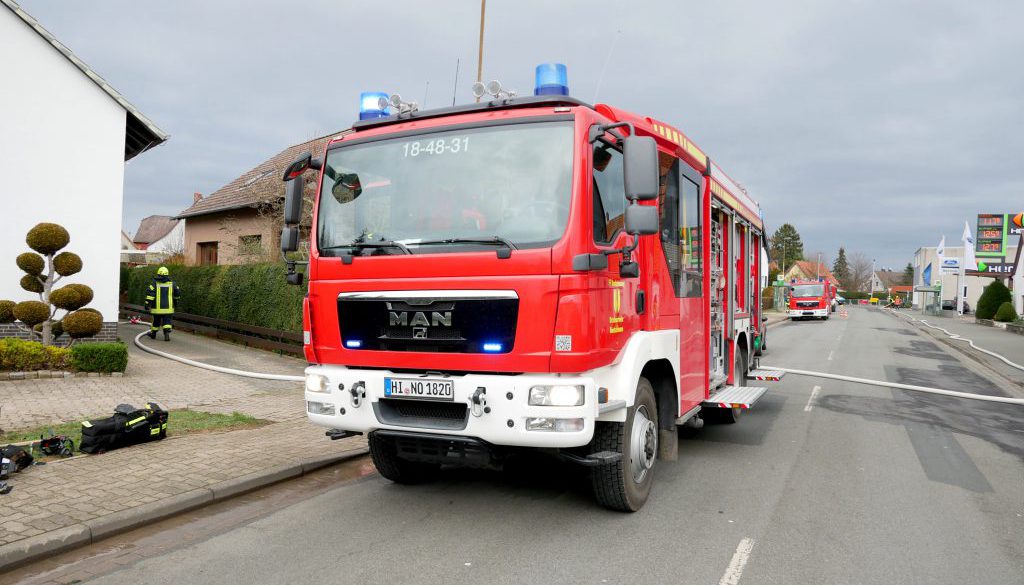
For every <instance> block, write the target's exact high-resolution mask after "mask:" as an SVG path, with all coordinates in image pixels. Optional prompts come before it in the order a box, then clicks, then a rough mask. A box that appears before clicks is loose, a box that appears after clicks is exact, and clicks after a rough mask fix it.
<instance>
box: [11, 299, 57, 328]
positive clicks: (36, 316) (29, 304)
mask: <svg viewBox="0 0 1024 585" xmlns="http://www.w3.org/2000/svg"><path fill="white" fill-rule="evenodd" d="M14 318H15V319H17V320H18V321H21V322H22V323H24V324H25V325H28V326H29V327H33V326H35V325H38V324H39V323H42V322H43V321H46V320H47V319H49V318H50V306H49V305H47V304H46V303H44V302H42V301H22V302H20V303H18V304H17V305H14Z"/></svg>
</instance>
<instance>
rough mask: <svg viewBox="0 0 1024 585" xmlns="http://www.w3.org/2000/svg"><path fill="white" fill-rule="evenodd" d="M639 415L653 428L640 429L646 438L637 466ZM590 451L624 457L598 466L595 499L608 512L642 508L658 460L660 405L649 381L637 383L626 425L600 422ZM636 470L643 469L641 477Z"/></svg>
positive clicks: (594, 471) (593, 478)
mask: <svg viewBox="0 0 1024 585" xmlns="http://www.w3.org/2000/svg"><path fill="white" fill-rule="evenodd" d="M637 413H640V414H641V415H642V418H645V419H646V421H647V422H651V423H653V428H651V427H650V425H648V424H646V423H645V422H640V423H639V424H643V426H644V428H643V429H638V432H641V433H642V434H643V438H644V447H643V454H642V457H643V460H637V461H636V462H635V465H634V461H633V458H632V457H631V455H632V452H633V435H634V432H633V431H634V425H635V424H637V423H638V420H641V417H638V416H637ZM652 433H653V435H652ZM590 448H591V452H592V453H599V452H601V451H612V452H614V453H621V454H622V458H621V459H620V460H619V461H617V462H615V463H614V464H612V465H603V466H601V467H596V468H594V469H593V471H592V472H591V476H590V478H591V484H592V487H593V490H594V499H596V500H597V502H598V503H599V504H601V505H602V506H604V507H605V508H608V509H609V510H617V511H620V512H636V511H637V510H639V509H640V508H642V507H643V505H644V502H646V501H647V496H649V495H650V493H651V486H652V485H653V484H654V464H655V462H656V461H657V458H658V457H657V455H658V404H657V401H656V400H655V399H654V388H653V387H652V386H651V383H650V382H649V381H647V379H646V378H640V381H639V382H638V383H637V386H636V400H635V401H634V403H633V406H632V407H630V408H629V410H628V411H627V413H626V422H624V423H615V422H599V423H597V426H596V428H595V429H594V439H593V440H592V441H591V443H590ZM635 467H638V468H641V470H642V473H639V478H637V475H638V474H637V473H636V472H637V470H636V469H635Z"/></svg>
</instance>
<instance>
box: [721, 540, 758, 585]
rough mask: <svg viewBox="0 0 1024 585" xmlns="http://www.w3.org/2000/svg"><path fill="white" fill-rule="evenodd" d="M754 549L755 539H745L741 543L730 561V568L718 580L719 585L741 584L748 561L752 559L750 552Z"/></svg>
mask: <svg viewBox="0 0 1024 585" xmlns="http://www.w3.org/2000/svg"><path fill="white" fill-rule="evenodd" d="M753 548H754V539H752V538H744V539H743V540H741V541H740V544H739V546H737V547H736V552H735V553H733V555H732V560H731V561H729V566H728V567H727V568H726V569H725V574H724V575H722V578H721V579H719V580H718V585H737V584H738V583H739V582H740V577H742V576H743V567H745V566H746V565H747V559H749V558H750V551H751V550H753Z"/></svg>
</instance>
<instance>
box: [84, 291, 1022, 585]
mask: <svg viewBox="0 0 1024 585" xmlns="http://www.w3.org/2000/svg"><path fill="white" fill-rule="evenodd" d="M768 345H769V351H768V352H767V354H766V356H765V357H764V362H765V363H771V364H777V365H781V366H789V367H793V368H800V369H809V370H816V371H827V372H833V373H839V374H849V375H855V376H861V377H866V378H872V379H883V380H890V381H896V382H904V383H910V384H920V385H930V386H935V387H941V388H946V389H953V390H966V391H972V392H979V393H991V394H995V393H999V394H1002V393H1004V392H1005V390H1003V389H1001V388H1000V385H999V383H998V382H994V381H992V380H990V379H988V378H987V377H984V376H982V375H981V374H980V373H979V371H978V369H977V368H978V367H979V366H977V364H973V363H970V362H969V360H964V359H962V358H960V357H958V356H957V355H956V354H954V353H951V351H950V350H948V349H946V348H944V347H942V346H941V345H939V344H936V343H934V342H933V341H929V340H928V339H926V338H925V337H923V336H921V335H919V334H918V333H915V332H914V331H913V330H912V329H911V328H910V327H909V326H908V325H906V324H905V323H904V322H902V321H900V320H898V319H897V318H895V317H893V316H891V315H888V314H885V313H884V312H882V311H880V310H878V309H873V308H872V309H868V308H851V310H850V311H849V318H840V317H834V318H832V319H830V320H829V321H827V322H821V321H813V322H811V321H808V322H797V323H783V324H781V325H779V326H777V327H774V328H773V329H771V331H770V335H769V344H768ZM679 441H680V444H679V454H680V459H679V461H678V462H674V463H666V462H659V465H658V467H657V468H656V469H657V482H656V484H655V487H654V490H653V493H652V494H651V498H650V500H649V501H648V503H647V505H646V507H645V508H644V509H643V510H641V511H640V512H638V513H636V514H620V513H613V512H608V511H605V510H603V509H600V508H598V507H597V506H596V505H595V504H594V503H593V502H592V500H591V498H590V495H589V492H588V489H587V484H586V482H585V480H584V478H583V477H582V476H581V475H580V474H578V473H574V472H573V470H571V469H565V468H562V467H558V466H551V465H548V464H546V463H544V462H543V461H530V462H525V463H523V464H522V465H521V466H520V467H519V468H517V469H514V470H511V471H506V472H493V473H491V472H471V471H454V472H449V473H445V474H444V475H443V476H442V478H441V479H440V480H439V481H437V482H436V483H433V484H430V485H426V486H416V487H406V486H399V485H395V484H391V483H389V482H387V481H385V480H383V479H381V478H380V477H379V476H377V475H374V474H371V475H370V476H368V477H365V478H363V479H360V480H356V481H349V482H347V483H344V484H341V485H339V486H338V487H333V488H330V489H326V490H322V491H318V492H317V494H316V495H312V496H311V497H309V498H308V499H303V500H301V501H298V502H297V503H293V504H291V505H288V506H287V507H283V508H281V509H274V508H269V507H268V509H267V510H266V511H265V515H263V516H262V517H259V518H258V519H254V520H251V521H248V522H246V523H244V524H241V525H238V526H234V527H231V528H225V530H226V531H224V532H222V533H220V534H216V535H211V536H210V537H208V538H205V539H202V540H198V541H196V540H189V542H190V543H189V544H182V545H180V546H178V547H177V548H174V547H172V548H171V549H170V550H166V551H161V552H160V553H159V554H157V555H156V556H151V557H149V558H146V559H143V560H140V561H138V562H136V563H135V564H133V565H130V566H128V567H126V568H124V569H122V570H120V571H117V572H114V573H111V574H107V575H104V576H102V577H100V578H98V579H96V580H95V581H94V582H95V583H103V584H105V585H115V584H125V585H129V584H130V585H137V584H138V583H147V584H160V583H168V584H174V585H180V584H182V583H228V582H231V583H246V584H249V585H257V584H263V583H302V582H304V583H358V584H365V583H417V584H418V583H445V584H457V583H474V584H475V583H488V584H493V585H497V584H501V583H628V584H632V583H708V584H715V583H731V584H735V583H751V584H772V583H779V584H794V583H815V584H824V583H836V584H847V583H858V584H860V583H865V584H867V583H879V584H886V585H889V584H892V583H928V584H935V583H951V584H952V583H955V584H958V585H962V584H972V583H979V584H980V583H984V584H986V585H991V584H1024V408H1022V407H1019V406H1014V405H1000V404H989V403H981V402H971V401H964V400H959V399H954V398H946V397H940V396H929V395H921V394H912V393H909V392H905V391H899V390H890V389H885V388H879V387H871V386H864V385H857V384H847V383H840V382H834V381H829V380H821V379H812V378H801V377H796V376H789V377H787V378H786V379H785V380H784V381H782V382H779V383H773V384H772V386H771V390H770V392H769V393H768V394H767V395H766V397H765V398H763V399H762V401H761V402H760V403H758V405H757V408H756V409H755V410H752V411H751V412H750V413H748V414H747V415H745V416H744V417H743V418H742V419H741V420H740V422H739V423H738V424H737V425H733V426H714V427H705V428H704V429H702V430H699V431H689V430H686V431H681V433H680V440H679ZM187 529H188V527H187V526H183V527H181V528H177V530H187ZM172 540H173V538H172ZM82 566H83V567H84V568H88V563H87V562H85V564H84V565H82Z"/></svg>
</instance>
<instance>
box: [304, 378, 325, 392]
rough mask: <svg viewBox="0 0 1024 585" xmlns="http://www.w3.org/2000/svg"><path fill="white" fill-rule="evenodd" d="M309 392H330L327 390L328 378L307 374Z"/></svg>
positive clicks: (307, 389)
mask: <svg viewBox="0 0 1024 585" xmlns="http://www.w3.org/2000/svg"><path fill="white" fill-rule="evenodd" d="M306 391H307V392H330V390H328V389H327V376H321V375H320V374H306Z"/></svg>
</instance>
